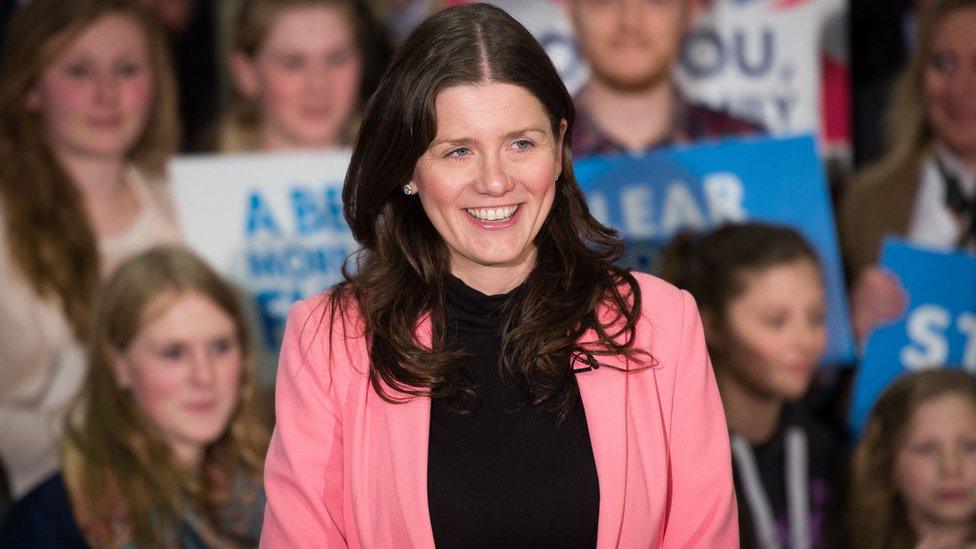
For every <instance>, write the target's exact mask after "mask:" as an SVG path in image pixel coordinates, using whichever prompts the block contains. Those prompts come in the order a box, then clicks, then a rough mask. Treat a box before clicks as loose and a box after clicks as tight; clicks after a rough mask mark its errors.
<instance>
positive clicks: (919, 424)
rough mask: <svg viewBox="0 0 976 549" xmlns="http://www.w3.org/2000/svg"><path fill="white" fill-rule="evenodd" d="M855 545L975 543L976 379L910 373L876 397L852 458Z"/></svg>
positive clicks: (880, 548)
mask: <svg viewBox="0 0 976 549" xmlns="http://www.w3.org/2000/svg"><path fill="white" fill-rule="evenodd" d="M850 502H851V503H850V515H849V518H850V523H849V526H848V529H849V531H850V540H849V541H850V543H851V547H857V548H858V549H939V548H944V547H973V546H976V379H974V378H973V377H972V375H970V374H968V373H966V372H962V371H954V370H946V369H939V370H930V371H923V372H915V373H911V374H906V375H904V376H903V377H901V378H899V379H898V380H896V381H895V382H894V383H892V384H891V386H889V387H888V388H887V389H885V391H884V393H882V395H881V397H880V398H879V399H878V401H877V402H876V403H875V405H874V408H873V409H872V410H871V415H870V416H869V417H868V421H867V424H866V425H865V428H864V435H863V438H862V439H861V441H860V442H859V443H858V445H857V450H856V451H855V453H854V459H853V461H852V464H851V487H850Z"/></svg>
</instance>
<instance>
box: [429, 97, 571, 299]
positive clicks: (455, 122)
mask: <svg viewBox="0 0 976 549" xmlns="http://www.w3.org/2000/svg"><path fill="white" fill-rule="evenodd" d="M435 109H436V113H437V117H436V118H437V135H436V137H435V138H434V141H433V142H432V143H431V145H430V147H429V148H428V149H427V151H426V152H425V153H424V154H423V156H421V157H420V159H419V160H418V161H417V164H416V167H415V168H414V173H413V182H414V184H415V185H416V187H417V194H418V195H419V198H420V202H421V204H422V205H423V208H424V211H425V212H426V213H427V217H428V218H430V221H431V223H432V224H433V225H434V228H435V229H436V230H437V232H438V233H439V234H440V236H441V238H443V239H444V242H445V243H446V244H447V247H448V249H449V250H450V253H451V272H452V273H453V274H455V275H456V276H457V277H458V278H461V279H462V280H464V281H465V282H467V283H468V284H469V285H472V286H475V287H476V288H478V286H479V284H478V283H472V281H473V276H472V274H473V273H479V274H477V275H475V276H477V277H481V276H482V275H483V274H484V273H494V274H491V275H489V277H495V276H497V278H498V279H499V280H507V281H512V282H514V283H515V284H517V283H519V282H521V280H522V279H524V277H525V276H527V275H528V273H529V272H530V271H531V269H532V267H533V266H534V264H535V244H534V243H533V241H534V239H535V236H536V235H537V234H538V233H539V229H540V228H541V227H542V224H543V223H544V222H545V220H546V217H547V216H548V215H549V210H550V209H551V208H552V203H553V199H554V197H555V194H556V182H555V180H556V177H557V176H558V175H559V173H560V171H561V169H562V138H563V132H564V131H565V129H566V123H565V121H564V122H563V123H562V126H561V129H560V132H559V135H554V134H553V131H552V124H551V123H550V120H549V117H548V116H547V115H546V111H545V109H544V108H543V106H542V103H540V102H539V100H538V99H536V97H535V96H533V95H532V94H531V93H530V92H529V91H527V90H526V89H524V88H522V87H520V86H516V85H512V84H502V83H486V84H479V85H466V86H456V87H452V88H447V89H445V90H444V91H442V92H440V94H438V96H437V98H436V100H435ZM482 280H484V278H482ZM482 286H483V284H482ZM478 289H481V290H482V291H485V289H484V288H483V287H481V288H478ZM496 289H497V288H496ZM505 289H509V288H505Z"/></svg>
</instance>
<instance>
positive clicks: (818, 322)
mask: <svg viewBox="0 0 976 549" xmlns="http://www.w3.org/2000/svg"><path fill="white" fill-rule="evenodd" d="M826 323H827V311H817V312H815V313H811V314H810V324H812V325H813V326H817V327H820V326H823V325H824V324H826Z"/></svg>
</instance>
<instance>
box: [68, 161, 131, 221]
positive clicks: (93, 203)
mask: <svg viewBox="0 0 976 549" xmlns="http://www.w3.org/2000/svg"><path fill="white" fill-rule="evenodd" d="M56 156H57V158H58V160H59V161H60V162H61V165H62V166H63V167H64V169H65V171H66V172H67V173H68V176H69V177H70V178H71V181H72V182H73V183H74V184H75V187H76V188H77V189H78V191H79V192H80V193H81V198H82V204H83V206H84V209H85V212H86V213H87V214H88V220H89V223H91V227H92V230H93V231H94V233H95V235H96V236H98V237H106V236H113V235H116V234H120V233H123V232H124V231H125V230H127V229H128V228H129V227H131V226H132V223H134V221H135V219H136V217H137V216H138V214H139V209H140V204H139V199H138V197H137V196H136V195H135V193H134V191H133V189H132V188H131V187H130V186H129V184H128V182H127V180H126V176H125V171H126V162H125V159H123V158H94V157H79V156H74V155H70V154H57V153H56Z"/></svg>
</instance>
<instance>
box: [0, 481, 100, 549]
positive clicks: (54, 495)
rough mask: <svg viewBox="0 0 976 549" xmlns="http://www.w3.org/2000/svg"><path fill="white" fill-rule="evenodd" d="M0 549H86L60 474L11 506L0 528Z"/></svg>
mask: <svg viewBox="0 0 976 549" xmlns="http://www.w3.org/2000/svg"><path fill="white" fill-rule="evenodd" d="M0 547H39V548H45V547H52V548H54V547H58V548H63V547H64V548H71V547H87V544H86V543H85V538H84V536H83V535H82V533H81V531H80V530H79V529H78V525H77V523H76V522H75V518H74V514H73V513H72V509H71V501H70V498H69V497H68V489H67V487H66V486H65V484H64V480H63V478H62V477H61V475H60V474H56V475H54V476H52V477H51V478H49V479H47V480H46V481H44V482H43V483H41V484H40V485H39V486H37V487H36V488H34V489H33V490H31V491H30V492H29V493H28V494H27V495H26V496H24V498H23V499H21V500H20V501H18V502H17V503H15V504H14V505H13V506H12V507H11V508H10V512H9V513H8V514H7V518H6V520H5V522H4V524H3V528H2V529H0Z"/></svg>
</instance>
